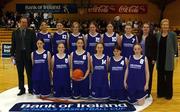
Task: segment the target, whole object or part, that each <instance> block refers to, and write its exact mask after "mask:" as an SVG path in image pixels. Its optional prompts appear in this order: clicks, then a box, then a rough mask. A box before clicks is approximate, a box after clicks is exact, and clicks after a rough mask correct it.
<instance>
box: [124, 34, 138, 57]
mask: <svg viewBox="0 0 180 112" xmlns="http://www.w3.org/2000/svg"><path fill="white" fill-rule="evenodd" d="M136 42H137V38H136V36H135V35H133V36H132V37H131V38H127V37H126V36H125V35H123V36H122V55H123V56H124V57H126V58H129V56H130V55H133V46H134V44H135V43H136Z"/></svg>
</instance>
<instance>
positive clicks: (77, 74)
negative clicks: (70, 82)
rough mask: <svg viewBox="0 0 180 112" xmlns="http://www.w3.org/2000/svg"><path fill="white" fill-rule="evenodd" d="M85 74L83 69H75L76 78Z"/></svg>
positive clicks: (74, 75)
mask: <svg viewBox="0 0 180 112" xmlns="http://www.w3.org/2000/svg"><path fill="white" fill-rule="evenodd" d="M83 76H84V73H83V71H82V70H81V69H75V70H74V71H73V73H72V77H73V78H74V79H81V78H82V77H83Z"/></svg>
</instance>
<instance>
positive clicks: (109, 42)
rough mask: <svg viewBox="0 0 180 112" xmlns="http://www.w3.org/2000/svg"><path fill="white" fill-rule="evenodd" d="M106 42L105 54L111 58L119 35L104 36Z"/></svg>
mask: <svg viewBox="0 0 180 112" xmlns="http://www.w3.org/2000/svg"><path fill="white" fill-rule="evenodd" d="M103 42H104V54H105V55H107V56H109V57H111V56H112V55H113V49H114V46H115V45H116V43H117V34H116V33H113V35H112V36H108V34H107V33H105V34H104V36H103Z"/></svg>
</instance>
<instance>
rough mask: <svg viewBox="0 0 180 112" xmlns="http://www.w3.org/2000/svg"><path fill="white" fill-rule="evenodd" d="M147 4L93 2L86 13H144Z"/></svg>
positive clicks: (146, 9) (146, 10)
mask: <svg viewBox="0 0 180 112" xmlns="http://www.w3.org/2000/svg"><path fill="white" fill-rule="evenodd" d="M147 12H148V6H147V4H93V5H91V8H88V13H102V14H146V13H147Z"/></svg>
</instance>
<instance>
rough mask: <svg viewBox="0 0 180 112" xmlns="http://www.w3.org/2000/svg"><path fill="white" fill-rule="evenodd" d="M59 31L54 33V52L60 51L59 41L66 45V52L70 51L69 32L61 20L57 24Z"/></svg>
mask: <svg viewBox="0 0 180 112" xmlns="http://www.w3.org/2000/svg"><path fill="white" fill-rule="evenodd" d="M56 28H57V31H56V32H55V33H54V35H53V38H52V45H53V54H56V53H58V51H57V46H58V44H59V43H64V45H65V53H67V52H68V44H69V43H68V40H69V34H68V33H67V32H66V31H64V30H63V28H64V25H63V24H62V23H61V22H58V23H57V25H56Z"/></svg>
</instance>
